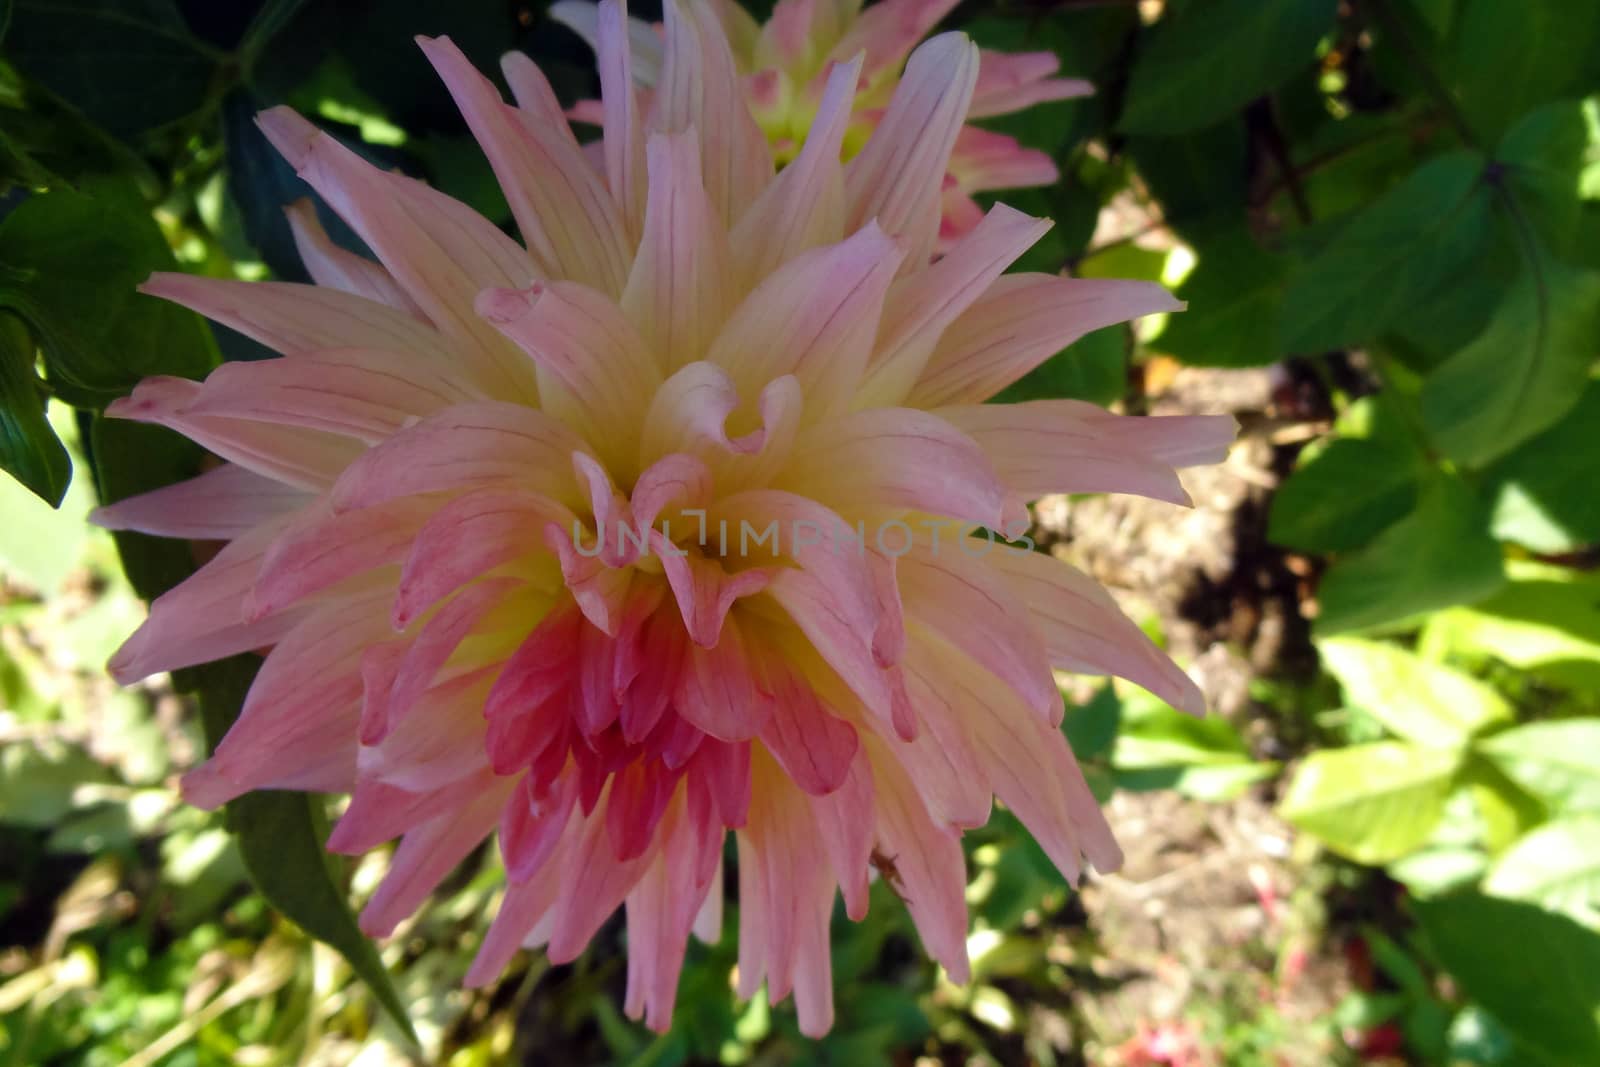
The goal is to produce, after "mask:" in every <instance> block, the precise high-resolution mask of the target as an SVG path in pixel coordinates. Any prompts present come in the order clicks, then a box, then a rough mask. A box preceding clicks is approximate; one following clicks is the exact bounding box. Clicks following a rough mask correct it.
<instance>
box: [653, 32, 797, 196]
mask: <svg viewBox="0 0 1600 1067" xmlns="http://www.w3.org/2000/svg"><path fill="white" fill-rule="evenodd" d="M662 13H663V15H664V16H665V26H666V47H665V50H664V54H663V59H662V65H661V83H660V86H659V88H658V89H657V92H656V98H655V115H654V116H653V123H652V125H653V127H654V129H655V130H657V131H659V132H661V133H678V132H681V131H685V130H695V131H698V135H699V140H700V151H701V160H700V164H701V165H700V170H701V173H702V174H703V175H704V177H705V190H706V195H707V197H709V198H710V201H711V203H712V205H713V207H714V209H715V210H716V212H717V214H718V215H720V217H721V218H722V221H723V224H724V225H725V226H730V227H731V226H732V225H733V224H734V223H735V222H737V221H738V219H739V216H740V215H742V214H743V213H744V210H745V208H747V207H749V206H750V203H751V202H752V201H753V200H754V199H755V198H756V195H757V194H758V193H760V191H761V189H762V187H763V186H765V185H766V184H767V182H769V181H771V180H772V157H771V155H770V153H769V152H768V150H767V138H766V135H765V134H763V133H762V132H761V128H760V127H759V126H757V125H756V121H755V119H753V118H751V116H750V110H749V108H747V107H746V106H745V103H744V93H743V92H742V91H741V90H740V86H739V77H738V70H737V68H736V67H735V64H734V60H733V54H732V53H731V51H730V50H729V47H728V40H727V38H726V37H724V36H723V34H722V33H721V32H720V29H721V28H720V27H719V26H717V25H716V24H715V16H714V15H712V13H711V12H709V11H707V10H706V9H705V8H704V7H703V6H702V5H701V4H699V3H694V2H690V3H684V2H682V0H667V2H666V3H665V4H664V5H663V8H662Z"/></svg>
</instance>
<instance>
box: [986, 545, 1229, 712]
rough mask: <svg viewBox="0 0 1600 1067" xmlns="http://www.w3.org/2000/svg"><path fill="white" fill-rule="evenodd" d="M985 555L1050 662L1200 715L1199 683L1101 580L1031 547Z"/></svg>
mask: <svg viewBox="0 0 1600 1067" xmlns="http://www.w3.org/2000/svg"><path fill="white" fill-rule="evenodd" d="M987 559H988V561H989V562H990V564H991V565H992V566H994V567H995V568H997V569H998V570H999V571H1000V573H1001V574H1003V575H1004V576H1005V578H1006V580H1007V581H1008V582H1010V583H1011V584H1012V586H1013V587H1014V588H1015V589H1016V590H1017V594H1018V595H1019V596H1020V597H1021V598H1022V600H1023V603H1025V604H1026V605H1027V606H1028V612H1029V614H1030V616H1031V617H1032V619H1033V624H1034V628H1035V629H1036V630H1037V631H1038V633H1039V636H1040V637H1041V638H1042V639H1043V640H1044V644H1045V649H1046V651H1047V652H1048V653H1049V654H1050V659H1051V662H1053V663H1054V664H1055V665H1056V666H1057V667H1060V668H1061V669H1063V670H1068V671H1074V672H1076V673H1079V674H1113V675H1116V676H1117V677H1119V678H1126V679H1127V680H1128V681H1130V682H1133V683H1135V684H1137V685H1141V686H1143V687H1144V688H1146V689H1148V690H1150V692H1152V693H1154V694H1155V695H1156V696H1158V697H1160V698H1161V699H1162V700H1165V701H1166V702H1167V703H1168V704H1171V705H1172V706H1173V707H1175V708H1177V709H1179V710H1180V711H1186V712H1189V713H1190V714H1191V715H1203V714H1205V697H1204V695H1202V694H1201V692H1200V689H1199V687H1198V686H1196V685H1195V684H1194V682H1193V681H1192V680H1191V679H1190V678H1189V676H1188V675H1187V674H1185V673H1183V671H1182V670H1180V669H1179V667H1178V665H1177V664H1175V663H1173V662H1172V660H1170V659H1168V658H1167V656H1166V654H1165V653H1163V652H1162V651H1161V650H1160V649H1159V648H1157V647H1156V646H1155V644H1154V643H1153V642H1152V641H1151V640H1150V639H1149V638H1148V637H1146V636H1145V634H1144V631H1143V630H1141V629H1139V627H1138V626H1137V625H1135V624H1134V622H1133V620H1131V619H1129V618H1128V617H1127V616H1126V615H1124V614H1123V613H1122V609H1121V608H1119V607H1117V603H1116V601H1115V600H1113V599H1112V598H1111V594H1110V593H1108V592H1106V591H1105V589H1103V588H1102V587H1101V586H1100V583H1098V582H1096V581H1095V580H1094V579H1092V578H1090V577H1089V576H1088V575H1086V574H1084V573H1083V572H1082V571H1080V570H1078V569H1077V568H1075V567H1071V566H1069V565H1067V564H1066V563H1063V562H1061V561H1060V560H1058V559H1054V558H1052V557H1050V556H1046V555H1042V554H1040V553H1037V552H1025V551H1022V550H1020V549H1011V548H1004V549H999V550H996V551H994V552H991V553H989V555H988V557H987Z"/></svg>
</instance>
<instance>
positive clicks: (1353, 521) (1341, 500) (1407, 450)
mask: <svg viewBox="0 0 1600 1067" xmlns="http://www.w3.org/2000/svg"><path fill="white" fill-rule="evenodd" d="M1426 469H1427V467H1426V461H1425V460H1424V458H1423V456H1422V455H1421V453H1419V452H1418V451H1417V450H1416V448H1415V447H1414V446H1412V445H1411V443H1410V441H1409V440H1408V439H1405V438H1387V439H1383V440H1378V439H1373V438H1360V437H1344V438H1339V439H1338V440H1335V441H1332V442H1330V443H1329V444H1328V445H1327V446H1326V447H1325V448H1322V449H1321V450H1319V451H1317V452H1316V453H1315V454H1314V455H1312V457H1311V458H1310V459H1309V460H1307V461H1306V462H1304V463H1302V464H1301V465H1300V467H1299V468H1298V469H1297V470H1296V471H1295V472H1294V473H1293V474H1292V475H1290V476H1289V478H1288V480H1286V481H1285V482H1284V483H1283V485H1282V486H1280V487H1279V489H1278V492H1277V494H1276V495H1275V496H1274V497H1273V499H1272V512H1271V515H1270V518H1269V521H1268V524H1267V538H1268V540H1270V541H1272V543H1273V544H1278V545H1287V546H1288V547H1290V548H1297V549H1300V550H1301V551H1302V552H1343V551H1347V550H1349V549H1354V548H1360V547H1361V546H1362V545H1364V544H1366V543H1367V542H1369V541H1371V540H1372V539H1373V538H1374V537H1376V536H1378V534H1380V533H1382V532H1383V531H1384V530H1385V529H1387V528H1388V527H1390V526H1392V525H1394V524H1395V523H1396V522H1398V521H1399V520H1400V519H1402V518H1404V517H1405V515H1406V514H1407V513H1409V512H1410V511H1411V510H1412V509H1413V508H1414V507H1416V504H1417V495H1418V492H1419V490H1420V488H1421V483H1422V479H1423V474H1424V472H1425V471H1426Z"/></svg>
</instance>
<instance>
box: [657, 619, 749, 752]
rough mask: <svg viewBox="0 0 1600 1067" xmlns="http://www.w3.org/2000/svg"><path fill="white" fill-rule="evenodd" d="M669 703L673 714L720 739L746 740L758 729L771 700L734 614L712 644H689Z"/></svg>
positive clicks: (724, 623)
mask: <svg viewBox="0 0 1600 1067" xmlns="http://www.w3.org/2000/svg"><path fill="white" fill-rule="evenodd" d="M673 703H674V707H676V708H677V711H678V714H679V715H681V716H683V717H684V718H685V719H687V720H688V721H689V722H690V723H692V724H693V725H695V726H697V727H699V728H700V729H701V730H703V731H705V732H706V733H708V734H710V735H711V736H712V737H715V738H718V739H720V740H723V741H729V742H737V741H747V740H748V739H750V738H752V737H755V736H757V735H758V734H760V733H761V730H762V728H763V727H764V726H765V725H766V722H767V719H768V717H769V716H770V715H771V714H772V704H773V701H772V697H771V695H769V694H767V693H765V692H762V690H761V688H760V687H759V685H758V684H757V682H756V678H755V674H754V671H753V667H752V664H751V662H750V653H749V651H748V649H747V647H746V640H745V636H744V633H743V630H742V628H741V627H740V626H739V623H738V620H737V619H727V620H725V621H724V622H723V625H722V632H721V634H720V635H719V636H718V638H717V641H716V643H715V644H714V645H711V646H710V647H707V646H704V645H699V644H692V645H691V646H690V647H689V649H688V652H687V658H686V659H685V662H684V665H683V669H682V671H681V672H680V674H679V680H678V692H677V696H676V699H675V700H674V702H673Z"/></svg>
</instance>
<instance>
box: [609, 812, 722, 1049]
mask: <svg viewBox="0 0 1600 1067" xmlns="http://www.w3.org/2000/svg"><path fill="white" fill-rule="evenodd" d="M676 806H677V808H678V809H680V810H679V811H676V812H674V813H673V814H672V815H669V817H668V819H667V822H666V826H665V827H664V829H663V835H662V836H663V840H662V845H661V849H660V850H659V852H658V853H657V855H656V858H655V860H654V861H653V862H652V863H651V864H650V867H649V869H648V870H647V871H646V872H645V874H644V876H643V877H642V878H640V880H639V882H638V884H636V885H635V886H634V888H633V890H632V891H631V892H630V893H629V894H628V898H627V911H628V991H627V996H626V999H625V1003H624V1010H625V1011H626V1012H627V1013H628V1015H629V1017H630V1018H634V1019H639V1018H643V1019H644V1021H645V1025H647V1026H649V1027H650V1028H651V1029H652V1030H655V1031H657V1032H665V1031H666V1030H668V1029H669V1028H670V1027H671V1025H672V1003H673V1000H674V998H675V995H676V993H677V988H678V976H679V973H680V972H681V971H682V968H683V956H684V950H685V949H686V948H687V947H688V940H689V932H690V929H691V928H692V927H693V925H694V922H695V918H696V914H697V912H698V911H699V910H700V905H701V902H702V900H704V899H706V898H707V889H708V887H707V885H706V884H704V883H698V882H696V880H695V867H696V864H695V862H694V860H695V856H694V852H695V849H696V842H695V839H694V832H693V828H692V826H691V824H690V820H689V819H688V818H686V817H684V816H683V815H682V813H681V809H682V807H683V801H682V800H677V801H676ZM716 888H717V889H718V890H720V888H721V887H720V886H717V887H716ZM718 896H719V897H720V893H718Z"/></svg>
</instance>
